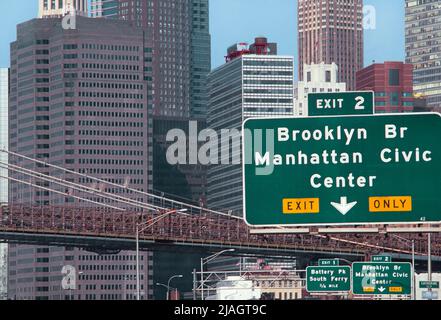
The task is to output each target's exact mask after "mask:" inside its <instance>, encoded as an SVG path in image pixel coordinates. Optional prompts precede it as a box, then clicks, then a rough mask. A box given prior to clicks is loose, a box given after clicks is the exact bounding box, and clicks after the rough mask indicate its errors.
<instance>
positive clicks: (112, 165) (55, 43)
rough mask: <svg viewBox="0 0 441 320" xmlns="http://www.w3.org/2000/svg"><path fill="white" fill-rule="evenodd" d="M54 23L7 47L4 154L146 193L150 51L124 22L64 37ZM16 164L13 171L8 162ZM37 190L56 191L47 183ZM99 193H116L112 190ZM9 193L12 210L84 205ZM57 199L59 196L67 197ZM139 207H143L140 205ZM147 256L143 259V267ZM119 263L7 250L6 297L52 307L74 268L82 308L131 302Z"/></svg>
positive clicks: (80, 21) (92, 22)
mask: <svg viewBox="0 0 441 320" xmlns="http://www.w3.org/2000/svg"><path fill="white" fill-rule="evenodd" d="M61 22H62V19H61V18H49V17H47V18H45V19H34V20H31V21H28V22H25V23H22V24H20V25H18V28H17V40H16V41H15V42H13V43H12V44H11V74H10V84H11V88H10V92H11V94H10V99H9V101H10V106H9V111H10V114H9V119H10V123H9V128H10V136H9V137H10V138H9V147H10V149H11V151H15V152H18V153H20V154H24V155H26V156H30V157H32V158H37V159H43V160H45V161H47V162H49V163H51V164H55V165H58V166H61V167H64V168H68V169H71V170H73V171H75V172H79V173H83V174H88V175H91V176H95V177H99V178H101V179H103V180H106V181H109V182H113V183H117V184H121V185H124V184H127V185H129V186H131V187H132V188H135V189H138V190H143V191H148V190H149V188H150V187H151V184H152V179H153V176H152V173H151V171H152V169H151V163H152V158H151V157H152V154H151V149H150V148H151V144H152V143H151V140H150V139H152V133H153V132H152V122H151V119H150V116H149V111H148V108H147V101H148V99H147V94H146V91H147V90H146V87H147V82H148V81H147V80H146V79H145V78H146V77H147V74H148V71H146V70H149V68H151V66H150V64H149V60H151V58H149V57H150V55H151V51H152V47H151V45H149V42H148V41H147V40H146V38H145V36H144V31H143V30H142V29H140V28H136V27H133V26H132V24H130V23H128V22H125V21H116V20H105V19H91V18H85V17H80V16H79V17H77V19H76V28H75V29H73V30H65V29H63V28H62V25H61ZM13 163H18V162H17V159H16V158H15V157H14V159H13ZM18 164H19V165H21V166H25V167H28V168H31V169H33V170H37V171H39V172H42V173H48V174H52V175H54V176H58V177H63V178H65V179H69V180H70V181H72V182H75V183H79V184H88V185H89V186H93V187H95V188H96V187H97V186H96V185H93V184H92V183H91V181H89V180H88V179H85V178H82V177H78V176H75V175H71V174H67V173H66V174H65V173H63V172H60V171H57V170H55V169H52V168H49V167H46V166H36V165H34V164H31V163H29V162H27V161H21V162H19V163H18ZM40 182H41V181H40ZM40 182H39V183H40ZM42 185H43V186H45V187H47V186H52V187H55V186H54V185H49V184H45V183H44V182H43V183H42ZM102 187H103V190H105V191H107V192H114V189H112V188H111V187H107V186H105V185H103V186H102ZM10 190H11V192H10V194H9V200H10V202H14V203H32V204H42V205H49V204H50V205H63V206H69V205H75V206H80V205H86V204H85V203H84V202H77V201H76V200H74V199H72V198H71V197H69V196H64V195H61V196H60V195H54V194H53V193H49V192H46V191H42V190H38V189H35V188H29V187H27V186H26V185H21V184H17V183H11V184H10ZM61 191H63V192H66V190H65V189H64V188H62V190H61ZM118 191H119V193H120V195H122V196H126V197H134V195H133V194H131V193H129V192H127V190H125V191H124V190H123V189H122V188H121V189H119V190H118ZM90 199H91V200H95V201H102V200H99V199H97V198H95V197H91V198H90ZM136 199H137V200H140V201H145V199H144V198H143V197H142V196H141V197H137V198H136ZM87 205H88V206H90V204H87ZM67 251H69V252H68V253H67ZM70 251H71V252H70ZM151 255H152V254H151V253H145V254H144V256H145V258H144V261H147V260H148V259H149V257H151ZM81 256H85V258H84V259H83V258H81ZM116 256H120V257H121V258H118V259H122V261H126V260H127V259H130V260H129V261H131V262H130V266H129V267H121V269H119V267H116V266H115V268H117V269H112V268H114V267H112V265H115V264H116V263H113V261H112V262H109V263H108V266H106V264H105V263H101V262H102V261H101V259H102V255H93V254H88V253H81V250H79V249H73V250H68V248H48V247H39V246H32V247H26V246H14V247H11V248H10V252H9V258H10V259H9V276H10V278H9V284H10V288H11V295H10V297H11V298H17V299H26V298H28V297H31V298H35V299H37V298H38V299H58V298H60V294H59V292H60V291H59V288H60V285H61V284H60V283H59V282H58V281H59V280H60V269H61V268H62V267H63V266H65V265H74V266H76V268H77V270H79V271H83V272H84V276H85V277H88V278H86V279H85V282H84V283H83V284H84V285H85V287H82V289H81V290H83V289H84V290H85V291H84V293H82V291H80V292H79V293H78V294H81V295H82V298H91V297H92V298H95V299H115V298H121V296H122V297H123V298H125V297H129V298H133V297H134V293H135V290H134V287H133V286H134V283H136V282H135V280H134V277H135V268H134V262H133V259H132V257H133V253H126V252H125V253H121V254H120V255H116ZM116 256H115V257H116ZM127 257H129V258H127ZM109 259H113V258H109ZM123 264H124V263H123ZM127 264H128V263H127V262H126V265H127ZM144 265H145V266H146V264H145V263H144ZM103 268H107V269H103ZM109 268H110V269H109ZM143 270H144V271H143V272H142V275H141V279H142V281H143V285H144V290H143V291H144V294H143V298H152V294H153V291H152V290H151V288H153V282H152V280H151V278H149V277H151V274H149V271H151V270H149V268H148V267H147V266H146V267H145V268H144V269H143ZM126 275H129V279H127V278H125V276H126ZM109 277H110V278H109ZM53 279H55V280H53ZM98 280H99V282H97V281H98ZM54 281H55V282H54ZM87 281H89V282H87ZM127 286H129V287H128V288H129V289H127ZM14 288H15V289H14ZM106 291H107V292H106ZM126 293H127V294H130V295H129V296H127V295H126ZM85 294H87V295H88V296H87V297H86V296H84V295H85ZM115 295H118V296H115ZM68 297H71V295H69V296H68ZM61 298H63V297H61ZM64 298H65V297H64Z"/></svg>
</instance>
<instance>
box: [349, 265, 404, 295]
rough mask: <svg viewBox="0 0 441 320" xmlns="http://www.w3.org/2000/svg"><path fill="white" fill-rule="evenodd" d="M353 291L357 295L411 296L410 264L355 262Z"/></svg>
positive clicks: (353, 266) (353, 267)
mask: <svg viewBox="0 0 441 320" xmlns="http://www.w3.org/2000/svg"><path fill="white" fill-rule="evenodd" d="M352 281H353V284H352V290H353V293H354V294H355V295H410V294H411V289H412V288H411V287H412V267H411V264H410V263H375V262H354V263H353V264H352Z"/></svg>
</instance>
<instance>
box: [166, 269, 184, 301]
mask: <svg viewBox="0 0 441 320" xmlns="http://www.w3.org/2000/svg"><path fill="white" fill-rule="evenodd" d="M183 277H184V276H183V275H182V274H178V275H175V276H173V277H171V278H170V279H168V282H167V300H170V282H171V281H172V280H173V279H176V278H183Z"/></svg>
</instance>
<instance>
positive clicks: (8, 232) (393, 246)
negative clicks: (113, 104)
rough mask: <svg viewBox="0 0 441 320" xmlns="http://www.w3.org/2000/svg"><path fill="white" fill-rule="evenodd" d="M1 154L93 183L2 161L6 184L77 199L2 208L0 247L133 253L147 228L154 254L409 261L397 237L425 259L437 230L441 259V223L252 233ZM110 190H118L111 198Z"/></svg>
mask: <svg viewBox="0 0 441 320" xmlns="http://www.w3.org/2000/svg"><path fill="white" fill-rule="evenodd" d="M0 153H6V154H8V156H9V158H10V159H11V158H16V159H21V160H22V161H26V163H32V164H34V165H39V166H40V167H41V166H44V167H47V168H52V169H54V172H58V173H59V172H62V173H65V174H69V175H71V176H75V177H80V178H83V179H87V181H90V182H91V183H90V184H87V185H86V184H79V183H75V182H72V179H64V178H60V176H63V175H59V174H58V175H56V176H55V175H53V174H52V175H50V174H44V173H41V172H38V171H36V170H33V169H30V168H29V166H25V165H18V163H19V161H11V160H10V161H0V169H3V170H2V172H3V174H2V175H0V179H7V180H9V182H11V183H19V184H24V185H26V186H28V187H29V188H30V189H38V190H42V191H45V192H49V193H53V194H55V195H57V196H61V197H63V198H64V197H65V198H71V199H75V202H73V203H69V205H59V204H58V205H57V204H55V203H38V202H36V201H32V199H30V200H29V201H25V200H24V199H23V198H22V199H20V200H16V201H10V202H9V203H8V204H2V205H1V208H0V241H3V242H9V243H22V244H38V245H58V246H78V247H84V248H101V249H108V250H132V249H133V248H134V240H135V237H136V229H137V228H136V227H137V225H140V224H142V225H144V226H147V227H145V228H143V231H142V232H141V233H140V234H139V237H140V240H141V247H142V248H144V249H148V250H180V251H181V252H182V251H184V250H188V251H195V250H214V249H219V248H234V249H236V251H237V252H238V253H243V254H247V253H253V254H255V253H262V254H298V253H301V252H303V253H305V252H306V253H308V252H309V253H316V254H317V253H318V254H333V255H338V254H342V255H354V256H369V255H372V254H377V253H379V252H390V253H395V254H397V255H410V254H411V251H410V248H408V249H407V248H404V249H403V242H402V240H399V239H398V238H396V237H392V236H390V234H396V233H400V238H401V239H406V240H409V241H411V240H415V245H416V254H417V255H420V256H424V255H426V254H427V237H426V236H425V233H427V232H430V233H433V236H432V239H433V245H432V255H434V256H435V258H436V257H441V241H440V240H441V236H440V234H441V233H440V230H441V229H440V226H439V225H430V226H429V225H414V226H409V225H406V226H399V225H397V226H384V225H379V226H369V227H354V228H348V227H345V228H292V229H286V228H275V229H274V228H273V229H253V228H250V227H249V226H248V225H247V224H245V222H244V221H243V219H242V218H241V217H237V216H233V215H230V214H228V213H225V212H220V211H214V210H209V209H207V208H204V207H199V206H195V205H192V204H188V203H185V202H180V201H175V200H173V199H169V198H166V197H161V196H158V195H155V194H152V193H148V192H144V191H140V190H136V189H131V188H130V187H129V186H128V185H127V184H126V185H119V184H116V183H113V182H111V181H107V180H103V179H100V178H97V177H93V176H90V175H86V174H82V173H78V172H74V171H72V170H69V169H66V168H62V167H60V166H56V165H53V164H50V163H47V162H44V161H42V160H38V159H33V158H30V157H27V156H24V155H21V154H18V153H14V152H10V151H7V150H0ZM6 173H7V174H6ZM42 182H44V183H42ZM103 185H104V186H105V187H104V188H103V187H102V186H103ZM97 186H100V187H97ZM110 188H111V189H112V190H117V191H116V192H108V190H109V189H110ZM120 190H123V191H124V192H120ZM124 193H130V194H133V195H137V196H139V197H133V198H132V197H125V196H123V195H121V194H124ZM10 198H12V199H14V197H10ZM139 199H143V201H140V200H139Z"/></svg>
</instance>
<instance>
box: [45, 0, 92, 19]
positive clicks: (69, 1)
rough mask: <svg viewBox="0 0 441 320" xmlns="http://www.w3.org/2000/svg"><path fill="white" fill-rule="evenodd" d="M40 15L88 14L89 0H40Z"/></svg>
mask: <svg viewBox="0 0 441 320" xmlns="http://www.w3.org/2000/svg"><path fill="white" fill-rule="evenodd" d="M38 8H39V11H38V17H39V18H43V17H57V16H64V15H66V14H68V13H75V14H77V15H82V16H86V15H87V11H88V3H87V0H57V1H55V0H39V6H38Z"/></svg>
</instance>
